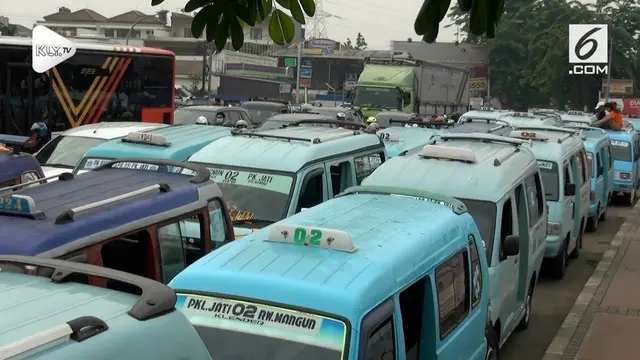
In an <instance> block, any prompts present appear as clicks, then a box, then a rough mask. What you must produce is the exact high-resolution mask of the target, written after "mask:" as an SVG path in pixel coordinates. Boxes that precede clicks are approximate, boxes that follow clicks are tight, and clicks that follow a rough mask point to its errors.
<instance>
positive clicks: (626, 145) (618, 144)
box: [611, 140, 629, 147]
mask: <svg viewBox="0 0 640 360" xmlns="http://www.w3.org/2000/svg"><path fill="white" fill-rule="evenodd" d="M611 145H613V146H622V147H629V143H628V142H626V141H618V140H611Z"/></svg>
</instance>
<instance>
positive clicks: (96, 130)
mask: <svg viewBox="0 0 640 360" xmlns="http://www.w3.org/2000/svg"><path fill="white" fill-rule="evenodd" d="M102 124H104V122H101V123H100V124H99V125H98V126H97V127H96V129H95V130H93V133H94V134H97V133H98V129H100V128H101V127H102Z"/></svg>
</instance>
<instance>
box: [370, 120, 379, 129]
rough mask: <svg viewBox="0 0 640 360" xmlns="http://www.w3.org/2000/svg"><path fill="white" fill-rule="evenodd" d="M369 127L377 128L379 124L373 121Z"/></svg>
mask: <svg viewBox="0 0 640 360" xmlns="http://www.w3.org/2000/svg"><path fill="white" fill-rule="evenodd" d="M369 127H370V128H373V129H376V130H377V129H380V124H378V123H376V122H373V123H371V124H369Z"/></svg>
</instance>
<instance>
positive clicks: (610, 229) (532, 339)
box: [500, 205, 631, 360]
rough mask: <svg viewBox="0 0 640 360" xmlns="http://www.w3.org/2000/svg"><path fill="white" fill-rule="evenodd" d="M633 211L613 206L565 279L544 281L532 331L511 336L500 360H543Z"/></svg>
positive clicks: (535, 300)
mask: <svg viewBox="0 0 640 360" xmlns="http://www.w3.org/2000/svg"><path fill="white" fill-rule="evenodd" d="M630 210H631V207H629V206H628V205H627V206H623V205H614V206H610V207H609V211H608V214H607V220H606V221H604V222H600V224H599V225H598V230H597V231H596V232H594V233H590V232H587V233H585V239H584V243H583V248H582V251H580V257H578V258H577V259H572V260H570V261H569V264H568V266H567V270H566V273H565V276H564V278H563V279H562V280H559V281H558V280H552V279H550V278H549V277H548V276H544V275H543V276H542V277H541V278H540V280H539V282H538V285H537V286H536V291H535V294H534V297H533V311H532V314H531V322H530V324H529V328H528V329H527V330H525V331H523V332H519V331H515V332H514V333H513V334H512V335H511V337H510V338H509V340H508V341H507V342H506V343H505V344H504V346H503V348H502V350H501V352H500V360H540V359H542V357H543V356H544V353H545V351H546V350H547V347H548V346H549V344H550V343H551V341H552V340H553V338H554V337H555V335H556V332H557V331H558V329H559V328H560V326H561V325H562V323H563V322H564V319H565V317H566V316H567V314H568V313H569V311H570V310H571V307H572V306H573V303H574V302H575V301H576V298H577V297H578V295H579V294H580V292H581V291H582V287H583V286H584V284H585V283H586V282H587V280H589V277H591V274H592V273H593V271H594V270H595V268H596V267H597V266H598V262H599V261H600V258H601V257H602V254H603V253H604V252H605V251H607V250H608V249H609V243H611V240H612V239H613V237H614V235H615V234H616V232H617V231H618V228H619V227H620V225H622V223H623V222H624V220H625V216H626V213H628V212H630ZM543 274H544V272H543Z"/></svg>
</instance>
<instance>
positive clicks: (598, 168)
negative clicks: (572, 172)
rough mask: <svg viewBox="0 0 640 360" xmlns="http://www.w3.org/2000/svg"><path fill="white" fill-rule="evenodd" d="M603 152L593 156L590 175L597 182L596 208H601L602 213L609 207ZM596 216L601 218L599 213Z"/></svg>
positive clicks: (600, 151)
mask: <svg viewBox="0 0 640 360" xmlns="http://www.w3.org/2000/svg"><path fill="white" fill-rule="evenodd" d="M603 150H604V149H600V150H598V152H597V153H595V154H591V163H590V164H589V165H590V166H589V171H590V174H589V175H590V177H593V178H594V181H595V188H594V192H595V199H594V201H595V202H596V206H599V207H600V210H601V211H602V210H604V208H605V207H606V206H607V202H606V201H607V200H606V199H607V178H606V174H605V172H604V162H603V157H604V151H603ZM596 209H597V207H596ZM596 212H597V210H596ZM596 216H600V213H597V214H596Z"/></svg>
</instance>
